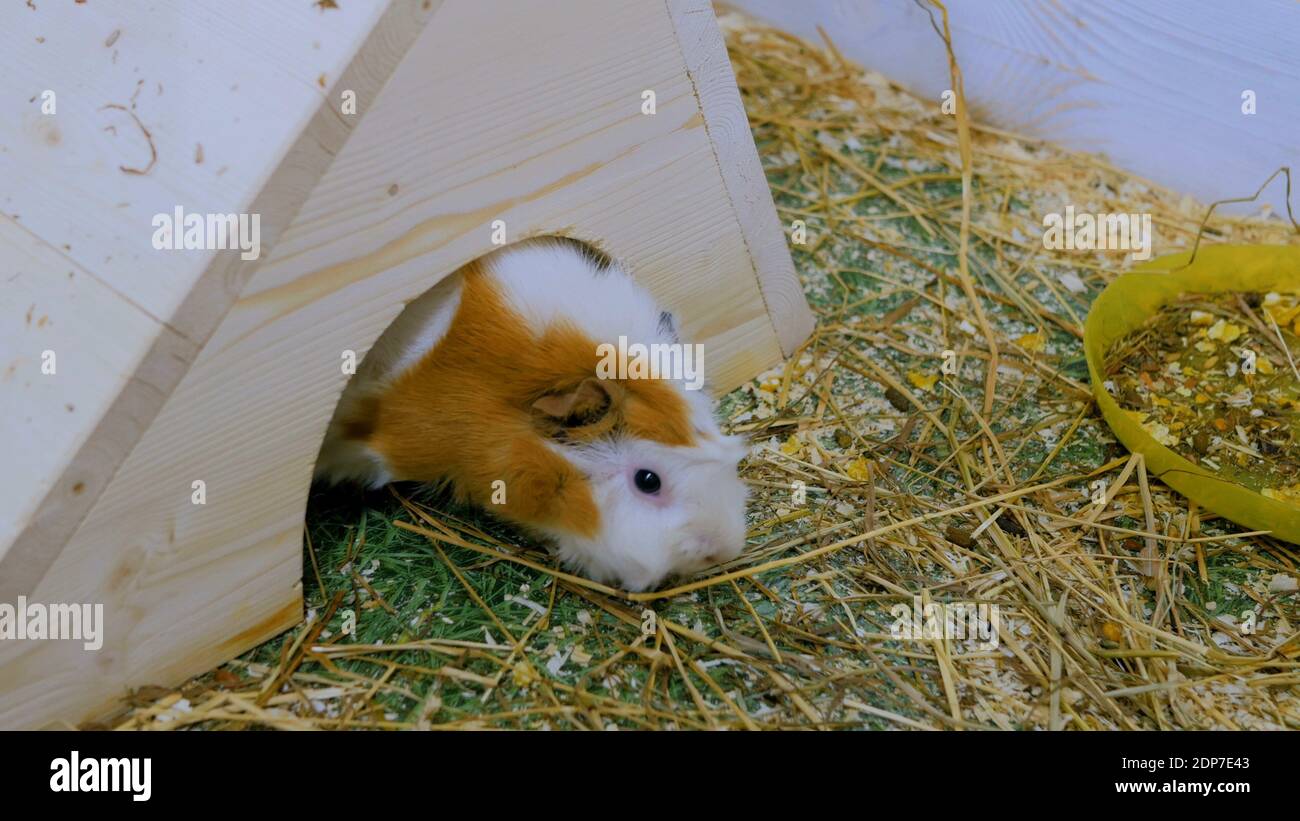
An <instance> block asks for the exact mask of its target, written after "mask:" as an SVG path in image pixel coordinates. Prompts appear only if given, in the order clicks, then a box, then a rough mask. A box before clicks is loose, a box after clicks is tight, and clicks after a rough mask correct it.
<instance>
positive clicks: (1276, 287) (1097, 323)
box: [1083, 245, 1300, 544]
mask: <svg viewBox="0 0 1300 821" xmlns="http://www.w3.org/2000/svg"><path fill="white" fill-rule="evenodd" d="M1190 258H1191V254H1190V253H1183V254H1174V255H1173V256H1167V257H1160V258H1159V259H1153V260H1151V261H1149V262H1146V263H1144V264H1142V265H1139V266H1138V267H1137V268H1135V269H1134V270H1133V271H1132V272H1130V273H1128V274H1125V275H1123V276H1121V277H1119V278H1118V279H1116V280H1115V281H1114V282H1112V283H1111V284H1110V285H1108V286H1107V287H1106V290H1104V291H1102V293H1101V296H1099V297H1097V301H1096V302H1094V303H1093V304H1092V309H1091V310H1089V312H1088V319H1087V322H1086V323H1085V324H1084V329H1083V347H1084V352H1085V353H1086V355H1087V357H1088V376H1089V377H1090V378H1091V379H1092V392H1093V395H1094V396H1096V397H1097V406H1098V407H1100V408H1101V414H1102V416H1103V417H1104V418H1105V419H1106V424H1108V425H1110V429H1111V430H1112V431H1114V432H1115V435H1116V436H1117V437H1119V440H1120V441H1121V442H1123V443H1124V446H1125V447H1127V448H1128V449H1129V450H1130V451H1132V452H1134V453H1140V454H1142V456H1143V457H1144V458H1145V459H1146V465H1147V470H1148V471H1150V472H1152V473H1154V474H1155V475H1156V476H1158V477H1159V478H1160V480H1161V481H1162V482H1164V483H1165V484H1167V485H1169V486H1170V487H1171V488H1173V489H1174V490H1176V491H1178V492H1179V493H1181V494H1183V495H1184V496H1186V497H1187V498H1189V499H1191V500H1193V501H1195V502H1196V503H1197V504H1199V505H1200V506H1202V507H1204V508H1206V509H1207V510H1211V511H1213V512H1215V513H1217V514H1219V515H1220V516H1223V517H1224V518H1226V519H1230V520H1231V521H1234V522H1236V523H1237V524H1239V525H1241V526H1243V527H1246V528H1249V529H1251V530H1270V531H1272V533H1273V535H1274V536H1276V537H1278V538H1279V539H1285V540H1286V541H1288V542H1292V543H1295V544H1300V507H1296V506H1294V505H1290V504H1287V503H1286V502H1281V501H1278V500H1276V499H1269V498H1268V497H1266V496H1262V495H1260V494H1259V493H1256V492H1255V491H1253V490H1251V489H1249V488H1247V487H1243V486H1241V485H1239V484H1237V483H1236V482H1232V481H1230V480H1228V479H1225V478H1223V477H1221V476H1217V475H1215V474H1213V473H1210V472H1209V471H1207V470H1206V469H1204V468H1202V467H1200V466H1199V465H1196V464H1194V463H1192V462H1190V461H1188V460H1187V459H1184V458H1183V457H1181V456H1179V455H1178V454H1177V453H1175V452H1174V451H1172V450H1170V449H1169V448H1167V447H1165V446H1164V445H1161V444H1160V443H1159V442H1157V441H1156V440H1155V439H1153V438H1152V437H1151V435H1150V434H1148V433H1147V432H1146V431H1145V430H1143V428H1142V426H1141V425H1140V424H1138V423H1137V422H1136V421H1135V420H1133V419H1132V418H1130V417H1129V416H1128V415H1127V414H1125V413H1124V411H1123V410H1121V409H1120V406H1119V403H1118V402H1116V401H1115V399H1114V397H1112V396H1111V395H1110V394H1109V393H1108V392H1107V391H1106V388H1105V387H1104V385H1103V384H1102V383H1103V381H1104V378H1103V377H1102V373H1103V369H1104V367H1105V355H1106V351H1107V350H1108V349H1109V348H1110V347H1111V345H1113V344H1114V343H1115V342H1116V341H1117V340H1119V339H1120V338H1121V337H1123V336H1125V335H1127V334H1128V333H1130V332H1131V331H1134V330H1136V329H1137V328H1139V327H1140V326H1141V325H1142V323H1144V322H1145V321H1146V320H1147V319H1148V318H1149V317H1150V316H1151V315H1152V314H1154V313H1155V312H1156V310H1157V309H1159V308H1160V306H1162V305H1164V304H1165V303H1167V302H1169V301H1171V300H1173V299H1174V298H1175V297H1177V296H1178V295H1179V294H1184V293H1213V292H1218V291H1295V290H1297V289H1300V247H1293V246H1285V245H1214V246H1202V248H1201V249H1200V251H1199V252H1197V254H1196V261H1195V262H1193V263H1192V264H1191V265H1187V261H1188V259H1190Z"/></svg>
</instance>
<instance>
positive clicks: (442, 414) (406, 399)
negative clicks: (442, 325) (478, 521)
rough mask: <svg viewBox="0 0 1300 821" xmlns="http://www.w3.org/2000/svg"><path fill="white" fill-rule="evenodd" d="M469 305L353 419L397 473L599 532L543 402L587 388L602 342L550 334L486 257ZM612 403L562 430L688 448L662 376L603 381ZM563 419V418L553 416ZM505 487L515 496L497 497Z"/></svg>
mask: <svg viewBox="0 0 1300 821" xmlns="http://www.w3.org/2000/svg"><path fill="white" fill-rule="evenodd" d="M461 273H462V275H463V285H462V290H461V299H460V306H459V308H458V309H457V312H456V315H455V317H454V318H453V319H452V323H451V327H450V328H449V329H448V331H447V334H446V336H445V337H443V339H442V340H441V341H440V342H439V343H438V345H437V346H435V347H434V349H433V350H432V351H430V352H429V353H427V354H426V355H425V356H424V358H423V359H422V360H420V362H419V363H418V364H417V365H416V366H415V367H413V368H411V369H410V370H409V371H407V372H406V373H405V374H403V375H402V376H401V377H400V378H398V380H397V381H396V382H395V383H394V384H393V385H392V386H391V387H390V388H389V389H388V390H387V391H386V392H385V393H383V394H382V395H380V396H379V397H377V398H376V400H375V401H374V402H373V403H372V404H368V405H367V406H365V409H364V412H365V414H366V415H367V416H369V417H371V418H365V419H352V420H346V421H345V426H346V427H345V429H346V430H348V431H349V432H355V433H357V434H360V435H359V436H357V437H356V438H361V439H364V440H365V441H366V442H367V444H369V445H370V447H372V448H373V449H374V450H376V451H377V452H378V453H379V454H381V455H382V456H383V457H384V458H385V459H386V460H387V462H388V465H389V467H390V468H391V470H392V472H393V474H394V476H395V477H396V478H398V479H410V480H417V481H431V482H440V481H445V482H449V483H450V484H451V485H452V487H453V488H454V489H455V491H456V493H457V495H458V496H459V497H460V498H462V499H463V500H467V501H470V502H473V503H474V504H476V505H479V506H481V507H483V508H485V509H487V510H490V511H494V512H497V513H499V514H500V515H502V516H504V517H505V518H507V519H511V520H513V521H516V522H519V523H522V524H524V525H543V526H549V527H556V528H560V529H564V530H568V531H570V532H574V533H578V534H581V535H585V536H594V535H595V534H596V532H597V531H598V530H599V526H600V511H599V510H598V509H597V508H596V503H595V499H594V497H593V496H592V493H591V489H590V487H589V486H588V484H587V481H586V477H585V476H583V474H582V473H581V472H580V471H578V470H577V469H576V468H574V467H573V466H572V465H571V464H570V463H569V462H568V460H566V459H564V458H563V457H562V456H560V455H559V454H557V453H555V452H554V451H553V450H552V449H551V448H549V447H547V445H546V441H545V434H547V433H554V431H548V430H547V429H546V427H545V426H543V425H540V424H539V421H538V416H539V414H538V412H537V411H536V410H535V409H534V405H535V404H538V403H539V400H540V407H543V408H546V407H563V406H562V405H559V404H556V402H555V400H554V399H553V398H548V397H551V396H552V395H555V394H566V393H572V392H575V391H580V390H582V385H583V382H584V380H587V379H590V378H592V377H594V376H595V374H596V366H597V363H598V362H599V359H600V357H599V356H598V354H597V346H598V343H597V342H596V340H593V339H591V338H589V337H588V336H586V335H585V334H584V333H583V332H582V331H581V330H579V329H578V328H577V327H576V326H574V325H572V324H571V323H566V322H561V323H555V324H553V325H551V326H549V327H547V328H546V329H545V330H544V331H543V332H542V333H541V334H540V335H538V334H535V333H534V332H533V330H532V329H531V328H529V327H528V324H527V322H526V321H525V320H524V318H523V317H522V316H520V315H519V314H517V313H516V312H515V311H513V310H512V309H511V308H510V307H509V306H508V303H507V301H506V299H505V297H504V295H503V294H501V293H500V291H499V289H498V287H497V286H496V284H495V283H494V282H493V281H492V280H491V278H490V277H489V276H488V275H487V274H486V273H485V272H484V271H483V269H482V268H481V266H480V265H479V264H478V263H477V262H474V263H470V264H469V265H468V266H466V267H465V268H463V269H462V271H461ZM600 386H601V387H602V388H604V389H605V390H606V391H607V392H608V393H609V399H610V401H609V409H608V411H607V412H606V413H605V415H604V416H603V417H602V418H601V419H599V420H597V421H594V422H592V423H590V424H585V425H583V426H581V427H577V428H567V429H565V430H564V431H563V437H564V438H565V439H568V440H570V441H589V440H591V439H594V438H595V437H597V436H601V435H606V434H608V433H609V432H611V431H614V430H621V431H624V432H626V433H627V434H628V435H630V436H633V437H636V438H641V439H648V440H652V441H656V442H661V443H663V444H666V445H690V444H692V442H693V432H692V430H693V429H692V425H691V418H690V409H689V407H688V406H687V404H686V401H685V399H684V398H683V397H682V396H681V395H680V394H679V393H678V391H677V389H675V388H674V387H673V386H672V385H669V384H666V383H664V382H662V381H659V380H649V379H638V380H602V381H601V383H600ZM552 421H553V420H552ZM498 480H500V481H503V482H505V491H506V502H505V503H504V504H494V503H493V483H494V482H496V481H498Z"/></svg>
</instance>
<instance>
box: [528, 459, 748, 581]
mask: <svg viewBox="0 0 1300 821" xmlns="http://www.w3.org/2000/svg"><path fill="white" fill-rule="evenodd" d="M565 452H566V455H567V456H568V457H569V458H570V459H572V460H573V462H574V464H575V465H577V466H578V467H579V468H580V469H581V470H582V471H583V472H584V473H586V474H587V477H588V481H589V482H590V487H591V490H592V494H593V496H594V497H595V500H596V506H597V508H598V509H599V510H600V527H599V531H598V532H597V534H596V535H595V536H594V537H592V538H584V537H581V536H575V535H573V534H567V533H562V532H551V533H549V534H548V535H550V536H551V537H552V538H553V539H554V540H555V542H556V544H557V545H558V547H559V552H560V558H561V559H562V560H563V561H564V562H565V563H566V564H568V565H570V566H572V567H575V568H576V569H578V570H579V571H581V572H583V573H584V574H586V575H588V576H590V577H591V578H594V579H596V580H598V581H602V582H606V583H610V584H615V585H619V586H622V587H623V588H625V589H627V590H632V591H640V590H649V589H652V588H654V587H657V586H658V585H660V584H661V583H663V582H664V581H665V580H666V579H668V578H669V577H672V576H685V575H690V574H692V573H697V572H699V571H701V570H704V569H705V568H707V567H711V566H713V565H715V564H720V563H722V562H726V561H730V560H731V559H734V558H735V557H736V556H738V555H740V552H741V551H742V550H743V549H744V547H745V499H746V497H747V496H748V488H746V486H745V484H744V482H742V481H741V480H740V477H739V476H738V475H737V473H736V464H737V463H738V462H739V461H740V460H741V459H743V458H744V457H745V455H746V454H747V453H748V447H747V446H746V444H745V442H744V440H743V439H741V438H740V437H736V436H722V435H720V434H719V435H712V436H709V437H708V438H705V439H702V440H700V441H698V442H697V443H696V444H694V445H692V446H690V447H672V446H668V445H663V444H659V443H657V442H649V441H645V440H641V439H627V438H615V439H608V440H603V441H600V442H595V443H591V444H587V445H582V446H579V447H572V446H571V447H568V448H565Z"/></svg>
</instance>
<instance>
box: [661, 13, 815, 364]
mask: <svg viewBox="0 0 1300 821" xmlns="http://www.w3.org/2000/svg"><path fill="white" fill-rule="evenodd" d="M667 2H668V9H669V14H670V15H671V16H672V20H673V26H674V28H675V29H676V32H677V42H678V44H679V46H680V48H681V51H682V59H683V60H684V62H685V63H686V68H687V70H688V71H689V72H690V77H691V84H692V86H693V87H694V91H695V94H696V96H697V97H698V98H699V100H700V109H701V111H703V112H704V122H705V127H706V128H707V130H708V134H709V141H710V142H711V143H712V144H713V151H714V156H715V159H716V160H717V164H718V172H719V173H720V174H721V175H722V179H723V182H724V183H725V184H726V186H727V196H728V197H729V198H730V200H731V204H732V207H733V208H734V209H735V210H736V220H737V222H738V223H739V224H740V227H741V231H742V233H743V235H744V238H745V244H746V246H747V247H748V248H749V254H750V256H751V257H752V258H753V264H754V275H755V276H756V277H757V278H758V281H759V286H760V288H761V290H762V293H763V300H764V302H765V303H766V305H767V310H768V316H769V318H770V319H771V321H772V324H773V327H774V328H775V329H776V334H777V338H778V339H779V340H780V342H781V350H782V351H783V352H784V353H785V355H786V356H789V355H790V354H792V353H793V352H794V350H795V348H797V347H798V346H799V344H800V343H802V342H803V341H804V339H806V338H807V337H808V335H809V334H810V333H812V330H813V325H814V320H813V315H812V311H811V310H810V309H809V308H808V303H807V301H806V300H805V299H804V295H803V288H802V286H801V285H800V283H799V277H798V276H797V275H796V274H795V271H794V262H793V261H792V260H791V259H790V250H789V248H788V247H786V235H785V230H784V227H783V226H782V225H781V222H780V220H779V219H778V218H777V215H776V206H775V205H774V204H773V202H772V192H771V190H770V189H769V188H768V187H767V177H766V175H765V174H764V173H763V166H762V163H761V162H760V161H759V159H758V150H757V148H756V147H755V146H754V138H753V137H752V136H751V134H750V131H749V120H748V118H747V117H746V116H745V107H744V105H743V104H742V103H741V101H740V91H739V90H738V89H737V88H736V77H735V74H734V73H733V72H732V70H731V62H730V61H729V60H728V59H727V48H726V45H725V44H724V43H723V40H722V32H721V30H720V29H719V28H718V21H717V19H716V18H715V17H714V16H713V10H712V8H711V7H710V4H709V0H667Z"/></svg>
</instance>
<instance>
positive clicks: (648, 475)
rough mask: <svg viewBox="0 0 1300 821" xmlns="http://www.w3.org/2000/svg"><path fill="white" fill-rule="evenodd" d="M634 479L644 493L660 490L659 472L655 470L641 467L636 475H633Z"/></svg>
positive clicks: (638, 488) (637, 486)
mask: <svg viewBox="0 0 1300 821" xmlns="http://www.w3.org/2000/svg"><path fill="white" fill-rule="evenodd" d="M632 481H633V482H635V483H636V489H637V490H639V491H641V492H642V493H650V494H654V493H658V492H659V486H660V482H659V474H658V473H655V472H654V471H653V470H646V469H645V468H639V469H638V470H637V472H636V475H635V476H633V477H632Z"/></svg>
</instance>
